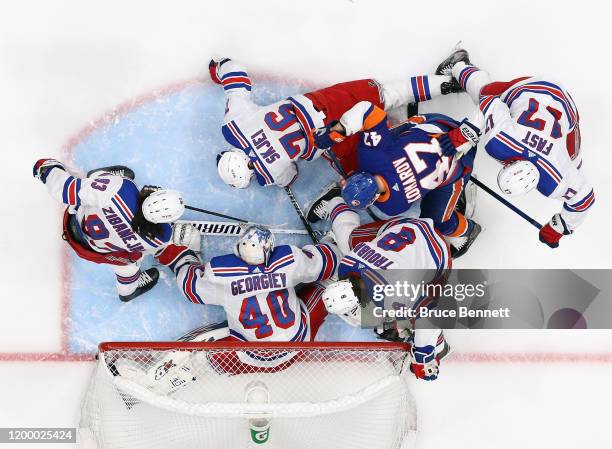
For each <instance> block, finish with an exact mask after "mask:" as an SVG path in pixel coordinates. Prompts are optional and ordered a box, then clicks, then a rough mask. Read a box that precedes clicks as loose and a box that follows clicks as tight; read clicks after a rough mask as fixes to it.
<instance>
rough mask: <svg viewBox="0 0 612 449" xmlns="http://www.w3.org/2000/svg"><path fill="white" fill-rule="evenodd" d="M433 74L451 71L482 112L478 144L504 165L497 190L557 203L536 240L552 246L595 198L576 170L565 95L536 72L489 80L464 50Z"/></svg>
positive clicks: (574, 121)
mask: <svg viewBox="0 0 612 449" xmlns="http://www.w3.org/2000/svg"><path fill="white" fill-rule="evenodd" d="M437 73H439V74H447V75H453V77H455V78H456V79H457V81H458V82H459V84H460V85H461V87H462V88H463V89H465V91H466V92H467V93H468V95H469V96H470V97H471V99H472V101H474V103H475V104H476V106H477V107H478V108H479V109H480V111H482V113H483V114H484V118H485V123H486V128H485V133H484V137H483V142H484V148H485V150H486V151H487V153H488V154H489V155H490V156H492V157H493V158H495V159H497V160H498V161H500V162H502V163H503V164H504V166H503V168H502V169H501V170H500V172H499V174H498V178H497V179H498V185H499V188H500V189H501V190H502V192H504V193H505V194H508V195H521V194H525V193H527V192H529V191H530V190H532V189H534V188H535V189H537V191H538V192H540V193H541V194H542V195H544V196H547V197H549V198H554V199H557V200H561V201H562V202H563V206H562V207H561V210H560V212H558V213H556V214H554V215H553V216H552V218H551V219H550V220H549V222H548V223H547V224H546V225H545V226H543V227H542V229H541V230H540V233H539V238H540V241H542V243H544V244H546V245H548V246H549V247H551V248H556V247H558V246H559V241H560V240H561V238H562V237H563V236H566V235H570V234H572V233H573V232H574V230H575V229H576V228H577V227H578V226H579V225H580V224H581V223H582V222H583V221H584V219H585V218H586V216H587V214H588V211H589V210H590V208H591V207H592V206H593V204H594V202H595V193H594V190H593V186H592V185H591V183H589V182H588V180H587V179H586V177H585V175H584V173H583V171H582V170H581V167H582V154H581V152H580V128H579V116H578V110H577V108H576V105H575V104H574V100H573V99H572V97H571V95H570V94H569V93H568V92H567V90H566V89H565V88H564V87H563V86H561V85H560V84H559V83H557V82H551V81H550V80H548V79H547V78H542V77H539V76H536V77H531V76H525V77H521V78H517V79H515V80H512V81H508V82H500V81H498V82H492V80H491V78H490V76H489V74H488V73H487V72H485V71H483V70H480V69H479V68H478V67H475V66H474V65H472V64H471V63H470V60H469V55H468V53H467V51H465V50H464V49H457V50H455V51H454V52H453V53H452V54H451V55H450V56H449V57H448V58H447V59H446V60H444V61H443V62H442V63H440V65H439V67H438V69H437Z"/></svg>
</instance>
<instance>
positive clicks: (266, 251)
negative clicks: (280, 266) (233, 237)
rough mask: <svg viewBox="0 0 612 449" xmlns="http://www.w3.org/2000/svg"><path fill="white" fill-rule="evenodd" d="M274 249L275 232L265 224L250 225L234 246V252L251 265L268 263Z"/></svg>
mask: <svg viewBox="0 0 612 449" xmlns="http://www.w3.org/2000/svg"><path fill="white" fill-rule="evenodd" d="M272 251H274V234H272V232H271V231H270V230H269V229H268V228H265V227H263V226H259V225H251V226H248V227H247V228H246V229H245V230H244V231H242V234H240V237H238V242H237V243H236V246H235V247H234V254H235V255H236V256H237V257H240V258H241V259H242V260H244V261H245V262H246V263H248V264H249V265H259V264H266V265H267V264H268V260H269V259H270V255H271V254H272Z"/></svg>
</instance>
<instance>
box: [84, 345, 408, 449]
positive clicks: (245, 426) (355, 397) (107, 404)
mask: <svg viewBox="0 0 612 449" xmlns="http://www.w3.org/2000/svg"><path fill="white" fill-rule="evenodd" d="M407 349H408V347H407V346H406V345H403V344H391V343H299V344H296V343H223V342H213V343H200V342H171V343H159V342H158V343H150V342H149V343H102V344H101V345H100V348H99V354H98V362H97V364H96V368H95V372H94V375H93V378H92V380H91V383H90V385H89V388H88V391H87V394H86V397H85V400H84V402H83V405H82V410H81V422H80V431H79V440H80V445H81V446H80V447H82V448H98V449H103V448H105V449H111V448H112V449H123V448H126V449H127V448H129V449H137V448H143V449H144V448H146V449H154V448H160V449H161V448H163V449H170V448H172V449H183V448H184V449H192V448H193V449H196V448H197V449H208V448H210V449H223V448H228V449H229V448H231V449H241V448H261V449H268V448H270V449H272V448H274V449H277V448H278V449H313V448H325V449H330V448H334V449H341V448H350V449H359V448H367V449H372V448H377V449H383V448H402V449H407V448H411V447H413V445H414V435H415V431H416V411H415V407H414V402H413V400H412V399H411V396H410V394H409V390H408V385H407V378H408V376H407V374H406V369H407V367H408V365H409V363H408V352H407Z"/></svg>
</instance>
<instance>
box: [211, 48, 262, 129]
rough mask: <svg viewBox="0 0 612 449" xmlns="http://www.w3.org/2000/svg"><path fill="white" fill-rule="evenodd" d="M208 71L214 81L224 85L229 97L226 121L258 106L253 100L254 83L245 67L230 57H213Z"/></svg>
mask: <svg viewBox="0 0 612 449" xmlns="http://www.w3.org/2000/svg"><path fill="white" fill-rule="evenodd" d="M208 71H209V73H210V78H211V79H212V80H213V82H214V83H216V84H219V85H221V86H223V90H224V91H225V95H226V97H227V104H226V108H225V123H228V122H230V121H231V120H233V119H234V118H235V117H237V116H238V115H241V114H244V113H246V112H249V111H252V110H253V109H256V108H257V106H256V105H255V104H254V103H253V102H252V101H251V89H252V87H253V83H252V81H251V77H249V74H248V73H247V71H246V69H245V68H244V67H242V66H241V65H240V64H238V63H236V62H235V61H233V60H232V59H229V58H222V59H218V60H215V59H211V60H210V63H209V65H208Z"/></svg>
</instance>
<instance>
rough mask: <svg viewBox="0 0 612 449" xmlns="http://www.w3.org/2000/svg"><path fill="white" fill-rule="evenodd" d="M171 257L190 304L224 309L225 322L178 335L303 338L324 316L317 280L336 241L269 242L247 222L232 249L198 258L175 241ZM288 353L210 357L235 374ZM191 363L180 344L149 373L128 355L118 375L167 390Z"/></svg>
mask: <svg viewBox="0 0 612 449" xmlns="http://www.w3.org/2000/svg"><path fill="white" fill-rule="evenodd" d="M187 226H188V227H189V228H191V229H195V228H193V227H191V226H189V225H187ZM195 233H196V234H197V231H195ZM197 235H199V234H197ZM172 259H173V262H172V263H171V264H169V267H170V268H171V269H172V270H173V271H174V273H175V274H176V279H177V283H178V285H179V287H180V288H181V290H182V291H183V294H184V295H185V297H186V298H187V299H188V300H189V301H191V302H193V303H195V304H216V305H220V306H222V307H223V308H224V309H225V313H226V315H227V322H224V323H219V324H213V325H208V326H203V327H201V328H198V329H195V330H193V331H192V332H190V333H189V334H188V335H186V336H184V337H182V338H181V339H180V340H181V341H264V342H270V341H280V342H302V341H312V340H314V338H315V336H316V334H317V331H318V330H319V327H320V326H321V324H323V321H324V320H325V317H326V316H327V310H326V309H325V304H324V303H323V301H322V299H321V296H322V294H323V290H324V288H323V287H322V286H321V285H320V284H319V282H320V281H325V280H327V279H329V278H330V277H332V276H334V275H335V274H336V270H337V267H338V249H337V247H336V245H334V244H326V243H319V244H316V245H306V246H304V247H302V248H298V247H295V246H292V245H280V246H276V247H275V246H274V235H273V234H272V233H271V232H270V230H268V229H266V228H264V227H261V226H255V225H253V226H249V227H247V228H246V229H245V230H244V231H243V233H242V234H241V235H240V237H239V238H238V240H237V242H236V245H235V247H234V253H233V254H226V255H223V256H217V257H213V258H212V259H211V260H210V261H209V262H208V263H206V264H202V262H201V261H200V259H199V258H198V257H197V255H196V254H195V253H194V252H193V251H191V250H189V249H187V248H182V249H178V248H177V251H176V254H175V255H174V256H172ZM225 355H226V356H227V354H225ZM294 356H295V353H287V354H285V355H284V356H282V357H279V355H278V353H277V354H274V357H271V358H270V360H265V359H263V358H262V357H260V356H258V357H257V359H254V358H251V357H250V356H249V354H248V353H247V352H239V353H238V356H237V357H236V356H232V357H225V358H219V359H218V360H217V359H215V358H214V357H212V358H211V359H210V363H211V364H212V365H213V367H214V368H215V369H217V370H219V371H221V372H224V373H232V374H239V373H244V372H253V370H257V369H268V368H269V369H282V366H283V364H288V363H290V362H291V359H292V358H293V357H294ZM192 363H193V361H192V360H191V359H190V358H189V357H188V356H187V354H186V353H185V352H180V351H177V352H176V353H173V354H172V355H170V357H169V358H168V359H165V360H161V361H159V363H156V364H155V366H154V367H152V368H151V369H150V370H149V371H148V372H147V373H143V372H141V371H140V370H137V369H136V368H135V367H134V366H133V364H130V363H129V362H127V361H126V362H124V363H123V364H119V365H118V366H117V369H118V371H119V372H120V374H121V375H124V376H138V378H139V379H141V380H142V381H144V382H145V384H147V385H149V386H151V387H153V388H155V389H156V390H157V391H163V392H170V391H173V390H174V389H175V388H178V387H179V386H182V385H184V384H185V383H186V382H188V380H189V379H190V378H191V377H192V375H190V372H191V369H192V368H191V367H192ZM170 368H174V369H172V371H171V372H170ZM166 372H168V373H169V374H168V376H167V377H166V376H165V374H166ZM160 373H163V374H162V375H160ZM162 377H163V378H162Z"/></svg>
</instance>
